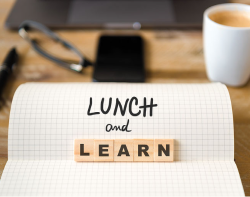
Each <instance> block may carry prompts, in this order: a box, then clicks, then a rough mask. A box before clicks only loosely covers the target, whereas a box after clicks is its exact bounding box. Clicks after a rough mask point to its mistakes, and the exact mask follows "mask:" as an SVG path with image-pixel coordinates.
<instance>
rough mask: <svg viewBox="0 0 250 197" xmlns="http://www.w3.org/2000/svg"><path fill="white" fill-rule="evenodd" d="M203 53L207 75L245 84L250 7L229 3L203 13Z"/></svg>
mask: <svg viewBox="0 0 250 197" xmlns="http://www.w3.org/2000/svg"><path fill="white" fill-rule="evenodd" d="M203 41H204V56H205V62H206V70H207V75H208V78H209V79H210V80H211V81H215V82H222V83H224V84H226V85H229V86H242V85H245V84H246V83H247V81H248V80H249V77H250V6H249V5H245V4H237V3H228V4H220V5H215V6H212V7H210V8H208V9H207V10H206V11H205V12H204V21H203Z"/></svg>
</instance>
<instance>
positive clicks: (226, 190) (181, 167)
mask: <svg viewBox="0 0 250 197" xmlns="http://www.w3.org/2000/svg"><path fill="white" fill-rule="evenodd" d="M1 195H3V196H8V195H13V196H18V195H20V196H109V197H111V196H114V197H117V196H129V197H132V196H145V197H146V196H152V197H155V196H162V197H163V196H164V197H166V196H199V197H200V196H211V197H215V196H218V197H221V196H237V197H240V196H245V195H244V191H243V187H242V185H241V180H240V177H239V173H238V171H237V167H236V165H235V163H234V162H233V161H220V162H215V161H208V162H204V161H203V162H196V161H186V162H185V161H182V162H173V163H161V162H159V163H153V162H144V163H143V162H134V163H124V162H106V163H105V162H103V163H101V162H96V163H92V162H85V163H77V162H74V161H69V160H65V161H59V160H57V161H48V160H43V161H31V160H29V161H27V160H25V161H20V160H19V161H8V163H7V166H6V167H5V171H4V173H3V176H2V181H1V184H0V196H1Z"/></svg>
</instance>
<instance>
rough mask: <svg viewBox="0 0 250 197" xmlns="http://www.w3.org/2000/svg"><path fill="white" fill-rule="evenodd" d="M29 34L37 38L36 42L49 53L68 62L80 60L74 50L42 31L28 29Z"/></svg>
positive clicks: (31, 37) (33, 38) (30, 36)
mask: <svg viewBox="0 0 250 197" xmlns="http://www.w3.org/2000/svg"><path fill="white" fill-rule="evenodd" d="M28 36H29V38H30V39H32V40H35V42H36V44H37V45H38V46H39V47H40V48H42V49H43V50H44V51H46V52H47V53H48V54H50V55H52V56H54V57H56V58H58V59H62V60H64V61H67V62H72V63H77V62H79V57H78V56H77V55H76V54H75V53H74V52H73V51H71V50H70V49H69V48H67V47H65V46H63V45H62V44H61V43H59V42H57V41H55V40H54V39H52V38H51V37H50V36H48V35H46V34H45V33H43V32H42V31H39V30H37V29H31V30H29V31H28ZM59 36H60V37H61V38H62V37H63V36H61V35H59Z"/></svg>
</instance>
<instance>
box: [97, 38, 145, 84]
mask: <svg viewBox="0 0 250 197" xmlns="http://www.w3.org/2000/svg"><path fill="white" fill-rule="evenodd" d="M143 58H144V57H143V40H142V38H141V37H140V36H109V35H105V36H101V37H100V39H99V45H98V50H97V58H96V63H95V66H94V73H93V81H96V82H144V81H145V71H144V60H143Z"/></svg>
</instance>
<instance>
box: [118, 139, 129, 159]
mask: <svg viewBox="0 0 250 197" xmlns="http://www.w3.org/2000/svg"><path fill="white" fill-rule="evenodd" d="M133 160H134V140H130V139H116V140H114V161H133Z"/></svg>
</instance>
